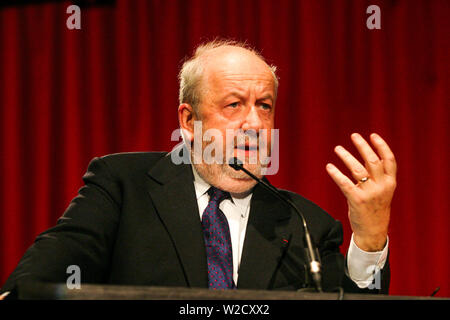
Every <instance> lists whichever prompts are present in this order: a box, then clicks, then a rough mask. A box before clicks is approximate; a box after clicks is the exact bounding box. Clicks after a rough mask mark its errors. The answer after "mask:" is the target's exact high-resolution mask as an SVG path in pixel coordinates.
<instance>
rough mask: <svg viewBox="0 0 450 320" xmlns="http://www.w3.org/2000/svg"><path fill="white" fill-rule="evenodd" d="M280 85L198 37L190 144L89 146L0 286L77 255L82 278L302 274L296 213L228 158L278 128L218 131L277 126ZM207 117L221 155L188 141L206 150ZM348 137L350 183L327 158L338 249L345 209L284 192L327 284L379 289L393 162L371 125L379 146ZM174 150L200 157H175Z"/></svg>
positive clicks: (189, 65)
mask: <svg viewBox="0 0 450 320" xmlns="http://www.w3.org/2000/svg"><path fill="white" fill-rule="evenodd" d="M277 87H278V80H277V77H276V75H275V68H274V67H271V66H269V65H268V64H267V63H266V62H265V61H264V59H263V57H262V56H261V55H259V54H258V53H257V52H255V51H254V50H252V49H250V48H248V47H246V46H245V45H242V44H239V43H234V42H230V41H214V42H211V43H207V44H205V45H203V46H200V47H199V48H198V49H197V50H196V53H195V54H194V56H193V57H192V58H191V59H189V60H187V61H186V62H185V63H184V65H183V68H182V70H181V72H180V106H179V108H178V117H179V124H180V128H181V130H182V132H183V137H184V145H183V146H182V147H181V148H176V149H174V150H173V151H172V153H126V154H115V155H109V156H105V157H102V158H96V159H94V160H93V161H92V162H91V163H90V165H89V168H88V172H87V173H86V175H85V176H84V178H83V179H84V181H85V186H84V187H82V188H81V189H80V191H79V195H78V196H77V197H76V198H74V199H73V201H72V202H71V204H70V205H69V207H68V209H67V210H66V212H65V213H64V215H63V216H62V217H61V218H60V219H59V220H58V224H57V225H56V226H55V227H53V228H51V229H49V230H47V231H45V232H44V233H42V234H41V235H39V236H38V238H37V239H36V241H35V243H34V244H33V245H32V246H31V247H30V248H29V249H28V250H27V252H26V253H25V255H24V257H23V258H22V260H21V261H20V263H19V265H18V266H17V268H16V270H15V271H14V272H13V273H12V275H11V276H10V277H9V279H8V280H7V282H6V284H5V285H4V287H3V288H2V291H10V290H13V289H14V287H15V286H16V283H17V281H18V280H20V279H28V280H40V281H49V282H63V283H64V282H66V280H67V276H68V274H67V272H66V271H67V268H68V267H69V266H71V265H76V266H78V267H79V268H80V270H81V276H82V278H81V282H82V283H108V284H127V285H153V286H187V287H203V288H208V287H209V288H211V289H233V288H238V289H239V288H247V289H284V290H295V289H300V288H304V287H307V286H308V285H310V284H311V283H310V280H309V277H308V272H307V268H306V266H305V264H306V258H305V251H304V245H303V240H302V239H303V229H302V227H301V221H300V220H299V218H298V216H296V215H295V214H294V212H293V211H292V210H291V208H289V207H288V206H287V205H286V204H285V203H283V202H282V201H280V200H279V199H278V198H277V197H275V196H274V195H273V194H271V193H270V192H268V191H267V190H265V189H264V188H261V187H260V186H259V185H256V182H255V181H254V180H253V179H251V178H250V177H249V176H248V175H247V174H245V173H244V172H242V171H235V170H234V169H233V168H231V167H230V166H229V165H228V163H227V162H228V161H227V157H228V156H230V155H231V156H239V157H241V158H242V160H243V162H244V167H245V168H246V169H248V170H249V171H250V172H252V173H253V174H254V175H256V176H258V177H262V176H263V172H264V170H263V169H264V168H265V166H267V165H266V164H264V163H263V161H262V160H263V159H262V158H261V157H258V160H257V161H256V162H253V163H251V161H248V160H249V159H250V158H251V156H252V155H253V153H255V152H257V151H261V150H259V149H261V148H265V147H267V148H268V149H269V153H268V154H269V155H270V150H271V146H272V141H271V137H272V135H271V134H268V135H266V139H265V141H264V144H258V145H256V144H255V143H254V142H251V141H252V140H251V139H246V140H245V141H244V143H243V144H241V145H239V144H237V145H234V144H230V143H229V141H225V137H226V136H227V130H232V131H235V132H243V133H244V134H245V133H246V132H251V131H253V132H261V130H267V131H268V132H271V131H272V130H273V129H274V116H275V102H276V98H277ZM198 122H200V123H201V128H202V131H201V135H200V137H199V135H198V134H197V135H196V133H195V123H198ZM208 130H215V132H216V133H218V135H216V136H215V140H216V141H215V143H219V142H220V144H219V145H220V146H221V148H223V149H224V150H223V151H224V152H223V153H222V154H223V156H222V157H221V158H219V160H222V161H213V162H210V161H202V159H198V158H196V156H195V154H194V153H195V148H192V146H193V145H194V144H195V143H200V146H201V151H205V150H206V148H208V145H209V144H208V143H207V142H208V141H204V140H203V139H202V137H203V134H204V133H206V132H207V131H208ZM217 137H222V138H223V140H221V139H219V138H217ZM257 138H260V139H262V135H259V136H258V134H257ZM351 138H352V141H353V143H354V144H355V146H356V147H357V149H358V151H359V153H360V154H361V156H362V158H363V159H364V164H361V163H360V162H359V161H358V160H356V159H355V158H354V157H353V156H352V155H351V154H350V153H349V152H348V151H346V150H345V149H344V148H342V147H336V149H335V151H336V153H337V155H338V156H339V157H340V158H341V159H342V160H343V162H344V163H345V165H346V166H347V167H348V168H349V169H350V171H351V173H352V175H353V178H354V180H355V181H356V183H355V182H353V181H352V180H351V179H349V178H348V177H346V176H345V175H344V174H342V173H341V172H340V171H339V170H338V169H337V168H336V167H335V166H334V165H332V164H328V165H327V166H326V170H327V171H328V174H329V175H330V176H331V177H332V179H333V180H334V181H335V182H336V184H337V185H338V186H339V188H340V189H341V190H342V192H343V194H344V195H345V197H346V198H347V200H348V205H349V211H348V215H349V219H350V223H351V227H352V230H353V236H352V240H351V243H350V247H349V250H348V254H347V257H346V258H344V257H343V256H342V255H341V254H340V252H339V246H340V244H341V243H342V226H341V225H340V223H339V222H338V221H336V220H335V219H333V218H332V217H331V216H329V215H328V214H327V213H325V212H324V211H323V210H321V209H320V208H319V207H318V206H316V205H315V204H313V203H311V202H310V201H308V200H306V199H304V198H303V197H301V196H300V195H297V194H294V193H292V192H288V191H280V192H282V193H283V194H284V195H285V197H287V198H289V199H291V201H293V202H294V203H295V205H296V206H297V207H298V208H300V210H301V211H302V212H303V214H304V215H305V218H306V220H307V223H308V225H309V228H310V231H311V234H312V236H313V239H315V241H316V245H317V247H318V250H319V253H320V257H321V262H322V266H323V279H322V285H323V288H324V289H325V290H332V289H333V288H336V287H344V289H345V290H347V291H368V292H376V291H380V290H368V289H364V288H367V287H369V288H371V287H373V286H372V282H373V280H374V277H378V280H379V281H378V283H377V286H376V287H377V288H376V289H381V292H387V290H388V285H389V265H388V263H387V242H388V238H387V231H388V224H389V215H390V203H391V199H392V196H393V192H394V189H395V173H396V164H395V160H394V156H393V154H392V152H391V151H390V150H389V147H388V146H387V144H386V143H385V142H384V141H383V140H382V139H381V137H379V136H378V135H376V134H373V135H371V137H370V138H371V142H372V144H373V146H374V147H375V149H376V151H377V152H378V155H377V153H375V152H374V151H373V150H372V148H371V147H370V146H369V144H368V143H367V142H366V141H365V140H364V139H363V138H362V137H361V136H360V135H358V134H353V135H352V137H351ZM198 139H202V141H200V142H199V141H198ZM213 140H214V139H213ZM213 142H214V141H213ZM232 142H235V141H234V140H233V139H232ZM261 146H263V147H261ZM230 148H231V151H230ZM225 149H227V150H225ZM174 154H177V155H183V154H184V156H186V155H187V156H188V157H187V158H188V159H190V160H195V161H192V164H190V163H181V164H176V163H174V161H173V155H174ZM203 154H204V153H203V152H200V155H203ZM194 158H195V159H194ZM203 160H204V159H203ZM216 160H217V159H216ZM374 270H377V271H378V273H374Z"/></svg>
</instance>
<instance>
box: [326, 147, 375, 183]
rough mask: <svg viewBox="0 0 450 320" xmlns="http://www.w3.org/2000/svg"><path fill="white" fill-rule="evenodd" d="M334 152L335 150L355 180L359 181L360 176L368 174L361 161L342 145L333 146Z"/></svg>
mask: <svg viewBox="0 0 450 320" xmlns="http://www.w3.org/2000/svg"><path fill="white" fill-rule="evenodd" d="M334 152H336V154H337V155H338V157H339V158H340V159H341V160H342V161H343V162H344V164H345V165H346V167H347V168H348V169H349V170H350V172H351V173H352V176H353V178H355V180H356V181H360V180H361V179H362V178H364V177H367V176H369V173H368V172H367V169H366V168H365V167H364V166H363V165H362V164H361V162H359V161H358V160H357V159H356V158H355V157H354V156H353V155H352V154H351V153H350V152H348V151H347V150H345V148H344V147H342V146H337V147H336V148H334Z"/></svg>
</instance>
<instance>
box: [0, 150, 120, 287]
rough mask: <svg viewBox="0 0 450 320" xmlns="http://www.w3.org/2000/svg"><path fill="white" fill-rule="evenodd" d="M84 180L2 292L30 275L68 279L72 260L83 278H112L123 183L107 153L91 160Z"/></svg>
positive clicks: (36, 278)
mask: <svg viewBox="0 0 450 320" xmlns="http://www.w3.org/2000/svg"><path fill="white" fill-rule="evenodd" d="M83 180H84V182H85V185H84V186H83V187H82V188H81V189H80V190H79V193H78V195H77V196H76V197H75V198H74V199H73V200H72V201H71V203H70V204H69V206H68V208H67V209H66V211H65V212H64V214H63V216H62V217H61V218H59V219H58V222H57V224H56V226H54V227H52V228H50V229H48V230H46V231H44V232H43V233H41V234H40V235H39V236H38V237H37V238H36V240H35V241H34V243H33V245H31V247H30V248H29V249H28V250H27V251H26V252H25V254H24V256H23V257H22V259H21V260H20V262H19V264H18V265H17V267H16V269H15V270H14V271H13V272H12V274H11V275H10V276H9V278H8V279H7V281H6V282H5V284H4V286H3V287H2V289H1V290H0V291H1V292H5V291H13V292H14V290H15V288H16V286H17V283H18V282H19V281H25V280H26V281H42V282H53V283H66V281H67V278H68V277H69V276H70V274H71V272H69V271H68V268H69V266H78V267H79V270H80V275H81V277H80V281H81V283H93V282H95V283H101V282H104V281H106V280H107V276H108V273H109V272H108V268H109V261H110V257H111V252H112V247H113V244H114V238H115V233H116V229H117V225H118V221H119V213H120V210H119V208H120V203H121V191H120V184H119V183H118V182H117V181H115V179H114V177H113V175H112V173H111V171H110V170H109V168H108V165H107V164H106V162H105V160H103V159H101V158H95V159H93V160H92V161H91V163H90V164H89V167H88V171H87V173H86V174H85V175H84V176H83ZM71 268H73V267H71ZM69 270H70V269H69Z"/></svg>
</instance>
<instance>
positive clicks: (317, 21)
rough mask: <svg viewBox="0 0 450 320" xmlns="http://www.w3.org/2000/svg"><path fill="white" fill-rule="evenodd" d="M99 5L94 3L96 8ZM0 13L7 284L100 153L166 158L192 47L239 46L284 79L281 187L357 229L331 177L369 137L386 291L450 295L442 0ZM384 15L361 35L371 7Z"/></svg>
mask: <svg viewBox="0 0 450 320" xmlns="http://www.w3.org/2000/svg"><path fill="white" fill-rule="evenodd" d="M91 2H92V3H94V2H93V1H91ZM70 4H71V3H70V2H54V1H53V2H45V1H44V2H42V3H39V4H33V5H20V6H17V5H16V6H15V5H10V6H0V106H1V107H0V130H1V131H0V132H1V135H0V150H1V151H0V157H1V158H0V172H1V178H0V283H3V282H4V281H5V280H6V277H7V276H8V274H9V273H10V272H11V271H12V270H13V269H14V267H15V266H16V264H17V262H18V261H19V259H20V258H21V256H22V255H23V253H24V251H25V250H26V248H27V247H28V246H30V245H31V244H32V242H33V240H34V238H35V237H36V235H38V234H39V233H40V232H42V231H44V230H45V229H46V228H48V227H50V226H52V225H54V224H55V223H56V220H57V218H58V217H59V216H60V215H61V214H62V213H63V211H64V210H65V208H66V206H67V205H68V203H69V201H70V200H71V199H72V198H73V197H74V196H75V195H76V193H77V190H78V188H79V187H80V186H81V185H82V180H81V177H82V175H83V173H84V172H85V170H86V168H87V165H88V163H89V161H90V159H92V158H93V157H95V156H101V155H105V154H108V153H114V152H125V151H144V150H147V151H148V150H153V151H159V150H171V148H172V147H173V146H174V145H175V144H176V143H177V142H172V141H170V136H171V133H172V131H173V130H174V129H176V128H177V126H178V125H177V113H176V110H177V106H178V103H177V95H178V92H177V90H178V88H177V72H178V69H179V67H180V65H181V60H182V59H183V57H185V56H186V55H188V54H190V53H191V52H192V50H193V48H194V47H195V46H196V45H198V44H199V43H200V42H202V41H205V40H210V39H213V38H215V37H217V36H220V37H227V38H233V39H236V40H246V41H247V42H248V43H249V44H251V45H253V46H255V47H256V48H258V49H260V50H261V51H262V53H263V55H264V56H266V57H267V59H268V60H269V61H270V62H271V63H274V64H275V65H277V66H278V70H279V71H278V72H279V76H280V89H279V95H278V96H279V99H278V102H277V117H276V118H277V120H276V126H277V128H279V129H280V170H279V172H278V174H277V175H275V176H272V177H270V180H271V181H272V183H274V184H275V185H276V186H278V187H281V188H285V189H290V190H293V191H296V192H298V193H300V194H302V195H304V196H306V197H307V198H309V199H311V200H313V201H314V202H316V203H317V204H319V205H320V206H321V207H323V208H324V209H325V210H327V211H328V212H329V213H331V214H332V215H333V216H334V217H335V218H337V219H339V220H341V221H342V222H343V224H344V231H345V243H344V246H343V248H342V250H343V252H344V253H345V250H346V248H347V246H348V242H349V239H350V235H351V229H350V226H349V223H348V220H347V205H346V201H345V198H344V197H343V195H342V194H341V193H340V191H339V189H338V188H337V186H336V185H335V184H334V183H333V181H332V180H331V179H330V178H329V176H328V175H327V173H326V171H325V165H326V163H327V162H333V163H335V164H338V166H339V167H340V168H342V169H344V168H343V165H342V164H341V163H340V161H339V160H338V159H337V157H336V156H335V155H334V152H333V148H334V146H335V145H338V144H341V145H343V146H345V147H347V148H349V149H350V150H353V151H354V152H356V150H355V149H354V148H353V147H352V144H351V142H350V134H351V133H353V132H360V133H361V134H363V135H364V136H365V137H368V135H369V134H370V133H371V132H377V133H379V134H380V135H381V136H382V137H384V138H385V140H386V141H387V142H388V143H389V144H390V146H391V147H392V149H393V151H394V153H395V155H396V158H397V161H398V166H399V173H398V187H397V190H396V194H395V197H394V202H393V209H392V218H391V225H390V261H391V268H392V281H391V291H390V293H391V294H401V295H429V294H430V293H431V292H432V291H433V290H434V289H435V288H436V287H438V286H440V287H441V291H440V292H439V293H438V296H439V295H440V296H450V273H449V271H450V232H449V231H448V228H449V227H450V200H449V188H448V186H449V183H450V171H449V163H450V150H449V144H450V139H449V138H450V129H449V119H450V106H449V94H448V92H449V40H448V39H449V35H450V32H449V31H450V30H449V17H450V10H449V9H450V8H449V7H450V2H449V1H446V0H442V1H439V0H434V1H431V0H422V1H419V0H417V1H415V0H414V1H413V0H408V1H407V0H398V1H394V0H391V1H388V0H384V1H381V0H370V1H365V0H355V1H338V0H337V1H326V0H309V1H308V0H305V1H299V0H292V1H288V0H283V1H278V0H277V1H275V0H274V1H272V0H265V1H258V0H229V1H223V0H195V1H194V0H191V1H186V0H179V1H166V0H158V1H157V0H155V1H125V0H117V1H115V2H114V1H113V2H112V3H111V4H106V5H101V6H96V5H90V6H86V7H82V8H81V30H68V29H67V27H66V19H67V18H68V17H69V14H67V13H66V8H67V7H68V6H69V5H70ZM372 4H376V5H378V6H379V7H380V9H381V29H380V30H369V29H368V28H367V26H366V20H367V18H368V17H369V14H367V13H366V9H367V7H368V6H369V5H372Z"/></svg>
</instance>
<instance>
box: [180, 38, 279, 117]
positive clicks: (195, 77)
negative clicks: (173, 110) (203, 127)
mask: <svg viewBox="0 0 450 320" xmlns="http://www.w3.org/2000/svg"><path fill="white" fill-rule="evenodd" d="M225 46H234V47H239V48H243V49H246V50H248V51H250V52H252V53H253V54H255V55H256V56H257V57H258V58H260V59H261V60H262V61H264V62H265V63H266V64H267V62H266V60H265V59H264V57H263V56H262V55H261V54H260V53H259V52H258V51H256V50H255V49H253V48H252V47H250V46H249V45H248V44H246V43H243V42H238V41H234V40H227V39H225V40H221V39H216V40H213V41H210V42H207V43H204V44H201V45H200V46H198V47H197V49H196V50H195V52H194V55H193V56H192V57H191V58H189V59H188V60H186V61H185V62H184V63H183V66H182V67H181V70H180V73H179V74H178V80H179V83H180V91H179V97H178V98H179V102H180V104H182V103H188V104H190V105H191V106H192V107H193V108H194V112H196V113H197V112H198V106H199V104H200V102H201V91H200V90H199V84H200V82H201V79H202V75H203V72H204V64H203V63H202V62H201V56H202V55H204V54H205V53H206V52H208V51H210V50H212V49H216V48H220V47H225ZM267 65H268V64H267ZM268 67H269V68H270V71H271V72H272V76H273V79H274V85H275V98H276V94H277V91H278V77H277V75H276V70H277V67H276V66H274V65H268Z"/></svg>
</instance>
